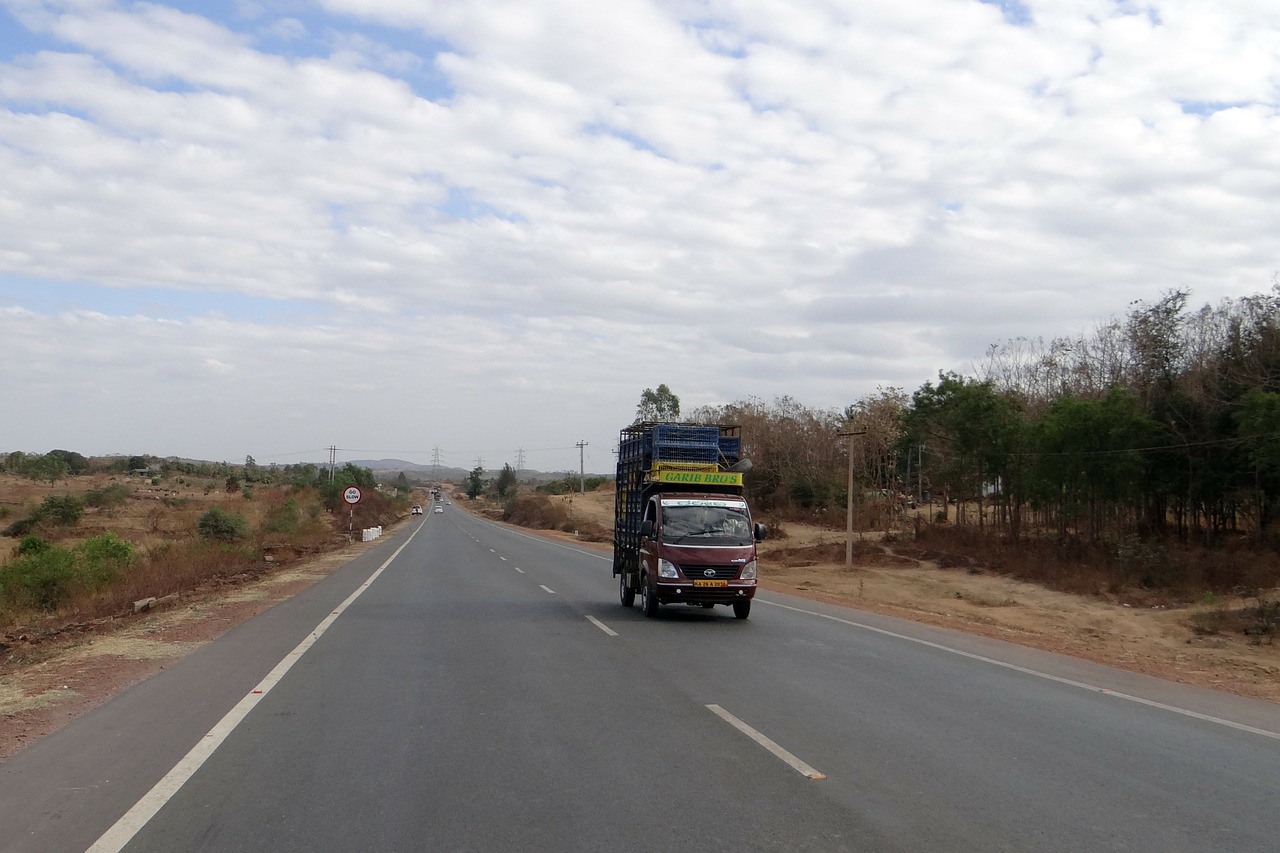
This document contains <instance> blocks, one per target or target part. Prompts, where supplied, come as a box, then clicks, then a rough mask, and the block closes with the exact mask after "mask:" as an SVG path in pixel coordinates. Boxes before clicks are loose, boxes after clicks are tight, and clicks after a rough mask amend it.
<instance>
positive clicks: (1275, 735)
mask: <svg viewBox="0 0 1280 853" xmlns="http://www.w3.org/2000/svg"><path fill="white" fill-rule="evenodd" d="M757 600H758V601H760V602H761V603H762V604H768V605H769V606H771V607H781V608H782V609H783V610H791V611H794V612H796V613H803V614H805V615H807V616H817V617H819V618H821V619H830V620H831V621H832V622H839V623H840V624H842V625H849V626H851V627H853V628H861V629H863V630H864V631H871V632H873V633H876V634H881V635H883V636H886V637H893V638H894V639H895V640H906V641H907V642H909V643H916V644H918V645H921V646H927V647H928V648H931V649H937V650H938V651H940V652H948V653H950V654H953V655H958V656H960V657H962V658H969V659H970V660H976V661H981V662H982V663H989V664H991V665H993V666H999V667H1003V668H1004V669H1009V670H1013V671H1014V672H1020V673H1022V674H1023V675H1031V676H1035V677H1036V678H1043V679H1044V680H1046V681H1054V682H1057V683H1058V684H1065V685H1066V686H1068V687H1075V688H1077V689H1080V690H1087V691H1089V692H1090V693H1101V694H1103V695H1106V696H1114V697H1115V698H1117V699H1124V700H1125V701H1127V702H1135V703H1137V704H1139V705H1146V706H1147V707H1149V708H1159V709H1160V710H1162V711H1169V712H1170V713H1174V714H1181V715H1182V716H1184V717H1190V718H1192V719H1194V720H1201V721H1202V722H1206V723H1214V724H1216V725H1219V726H1225V727H1227V728H1229V729H1235V730H1237V731H1241V732H1249V733H1250V734H1255V735H1262V736H1263V737H1268V738H1271V739H1272V740H1280V732H1272V731H1267V730H1266V729H1259V728H1255V727H1254V726H1249V725H1245V724H1244V723H1237V722H1234V721H1232V720H1227V719H1223V718H1222V717H1214V716H1212V715H1210V714H1201V713H1200V712H1199V711H1192V710H1190V709H1188V708H1179V707H1178V706H1177V705H1166V704H1165V703H1164V702H1157V701H1155V700H1154V699H1144V698H1142V697H1141V696H1134V695H1133V694H1131V693H1121V692H1119V691H1117V690H1112V689H1111V688H1109V687H1102V686H1100V685H1097V684H1089V683H1087V682H1084V681H1076V680H1074V679H1071V678H1063V677H1062V676H1060V675H1050V674H1049V673H1047V672H1041V671H1040V670H1038V669H1031V668H1029V667H1025V666H1018V665H1017V664H1016V663H1008V662H1007V661H1002V660H997V659H995V658H989V657H987V656H986V655H980V654H976V653H974V652H966V651H963V650H961V649H954V648H952V647H950V646H944V645H943V644H942V643H935V642H933V641H931V640H922V639H920V638H919V637H909V636H907V635H906V634H899V633H897V632H896V631H889V630H887V629H885V628H877V627H875V626H873V625H864V624H863V623H861V622H854V621H853V620H851V619H841V618H840V617H839V616H829V615H827V614H826V613H818V612H817V611H814V610H805V609H804V608H802V607H792V606H791V605H789V604H780V603H778V602H776V601H766V600H764V599H757Z"/></svg>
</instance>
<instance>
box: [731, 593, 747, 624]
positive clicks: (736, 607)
mask: <svg viewBox="0 0 1280 853" xmlns="http://www.w3.org/2000/svg"><path fill="white" fill-rule="evenodd" d="M733 615H734V618H736V619H746V618H747V617H748V616H750V615H751V599H749V598H748V599H747V600H746V601H735V602H734V603H733Z"/></svg>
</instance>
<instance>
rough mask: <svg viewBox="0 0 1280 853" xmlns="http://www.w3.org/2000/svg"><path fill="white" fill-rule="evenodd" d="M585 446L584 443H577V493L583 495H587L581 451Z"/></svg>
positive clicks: (584, 457)
mask: <svg viewBox="0 0 1280 853" xmlns="http://www.w3.org/2000/svg"><path fill="white" fill-rule="evenodd" d="M586 446H587V443H586V442H585V441H579V442H578V491H579V492H581V493H582V494H584V495H585V494H586V493H587V465H586V461H585V460H586V456H585V453H584V451H583V448H584V447H586Z"/></svg>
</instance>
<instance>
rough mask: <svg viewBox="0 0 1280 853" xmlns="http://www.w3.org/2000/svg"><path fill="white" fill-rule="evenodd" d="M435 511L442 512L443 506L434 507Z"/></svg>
mask: <svg viewBox="0 0 1280 853" xmlns="http://www.w3.org/2000/svg"><path fill="white" fill-rule="evenodd" d="M436 512H444V507H442V506H438V507H436Z"/></svg>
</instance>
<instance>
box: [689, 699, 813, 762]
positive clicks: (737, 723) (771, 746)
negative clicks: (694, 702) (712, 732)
mask: <svg viewBox="0 0 1280 853" xmlns="http://www.w3.org/2000/svg"><path fill="white" fill-rule="evenodd" d="M707 708H708V710H710V711H711V712H712V713H713V714H715V715H716V716H718V717H719V718H720V719H722V720H724V721H725V722H726V723H728V724H729V725H731V726H733V727H734V728H735V729H737V730H738V731H740V732H742V733H743V734H744V735H746V736H747V737H749V738H751V739H752V740H753V741H755V742H756V743H758V744H760V745H761V746H763V747H764V748H765V749H767V750H769V752H771V753H773V755H774V756H775V757H776V758H780V759H781V760H782V761H783V762H784V763H786V764H787V766H789V767H790V768H791V769H792V770H794V771H796V772H797V773H799V774H800V775H801V776H807V777H809V778H810V779H825V778H827V777H826V776H825V775H824V774H822V773H819V772H818V771H817V770H815V769H813V768H812V767H810V766H809V765H808V764H805V763H804V762H803V761H801V760H800V759H799V758H796V757H795V756H794V755H792V754H791V753H789V752H787V751H786V750H785V749H783V748H782V747H780V746H778V744H777V743H775V742H774V741H773V740H771V739H769V738H767V737H765V736H764V735H763V734H761V733H760V732H758V731H756V730H755V729H753V728H751V726H749V725H747V724H746V723H744V722H742V720H739V719H738V718H737V717H735V716H734V715H733V714H730V713H729V712H728V711H726V710H725V709H724V708H721V707H720V706H719V705H708V706H707Z"/></svg>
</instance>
